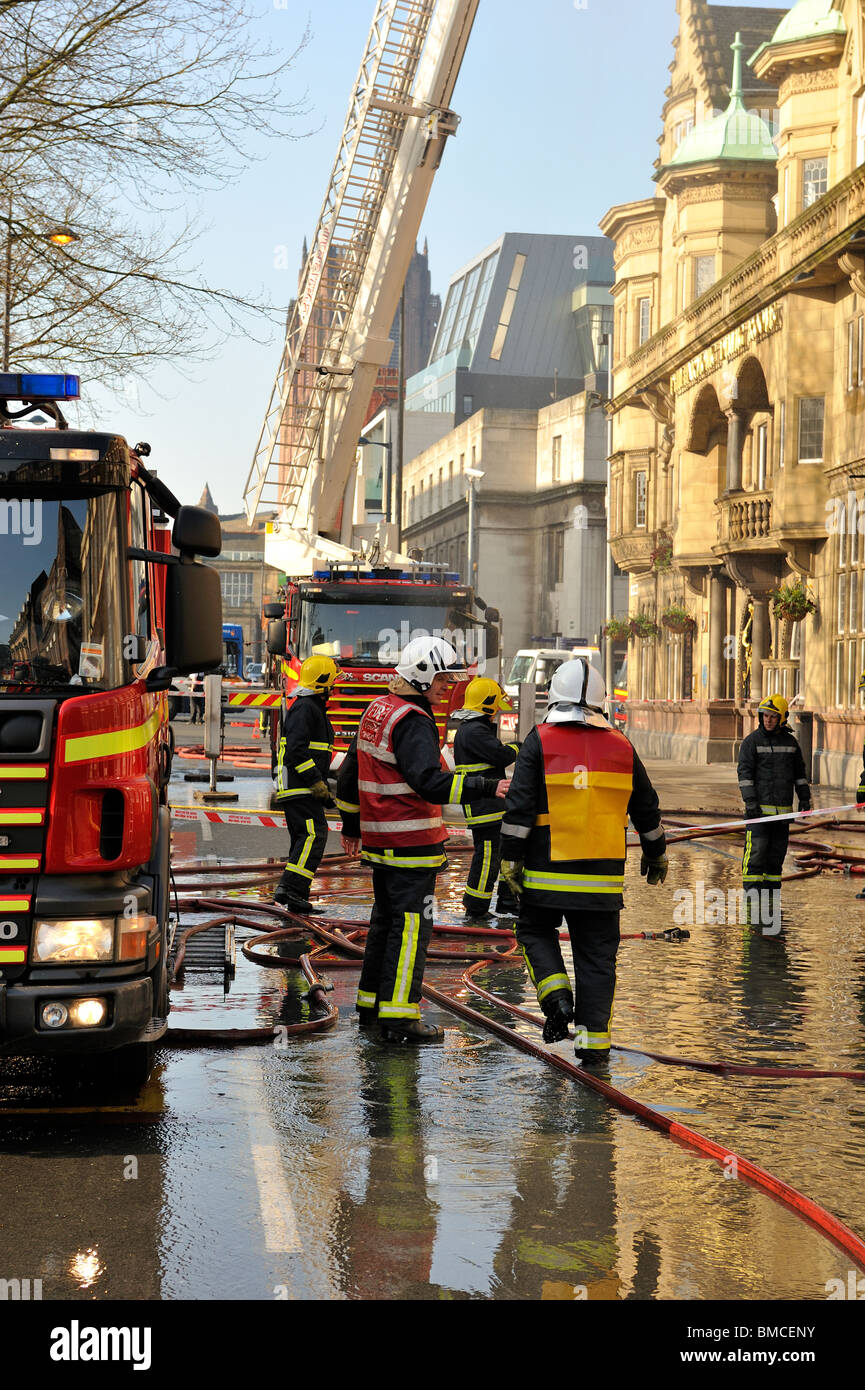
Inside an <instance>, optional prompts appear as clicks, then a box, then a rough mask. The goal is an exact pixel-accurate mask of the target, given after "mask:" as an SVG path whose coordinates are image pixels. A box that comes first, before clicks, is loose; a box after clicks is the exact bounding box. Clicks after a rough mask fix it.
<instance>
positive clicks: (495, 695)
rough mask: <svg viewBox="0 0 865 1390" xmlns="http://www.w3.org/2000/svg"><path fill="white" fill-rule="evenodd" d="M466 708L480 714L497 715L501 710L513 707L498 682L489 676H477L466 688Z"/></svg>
mask: <svg viewBox="0 0 865 1390" xmlns="http://www.w3.org/2000/svg"><path fill="white" fill-rule="evenodd" d="M464 708H465V709H472V710H477V711H478V712H479V713H480V714H495V713H496V711H497V710H500V709H504V710H510V709H511V708H512V705H511V702H510V700H509V699H508V697H507V695H506V694H505V692H504V691H503V690H502V688H501V686H500V685H499V683H498V681H494V680H490V678H489V677H488V676H475V678H474V680H471V681H469V683H468V685H467V686H466V698H465V704H464Z"/></svg>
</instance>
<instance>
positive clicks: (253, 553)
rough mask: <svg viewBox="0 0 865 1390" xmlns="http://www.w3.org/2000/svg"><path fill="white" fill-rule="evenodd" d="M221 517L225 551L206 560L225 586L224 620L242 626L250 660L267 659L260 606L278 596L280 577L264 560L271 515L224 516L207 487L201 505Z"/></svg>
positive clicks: (241, 513)
mask: <svg viewBox="0 0 865 1390" xmlns="http://www.w3.org/2000/svg"><path fill="white" fill-rule="evenodd" d="M198 505H199V506H200V507H206V508H207V510H208V511H210V512H213V513H214V514H215V515H216V516H218V517H219V521H220V525H221V526H222V553H221V554H220V555H219V556H218V557H217V558H216V559H215V560H208V561H207V563H208V565H210V566H211V567H212V568H213V569H215V570H216V571H217V572H218V574H219V583H220V586H221V588H222V621H223V622H224V623H239V624H240V626H241V627H242V628H243V646H244V655H245V658H246V660H247V661H266V660H267V653H266V649H265V641H264V625H263V622H262V614H261V607H262V604H263V603H267V602H268V601H269V600H275V599H276V598H277V597H278V593H279V585H280V582H281V576H280V574H279V571H278V570H275V569H274V568H273V566H272V565H267V564H265V561H264V538H265V530H266V525H267V522H268V521H270V520H271V519H272V514H270V513H262V514H261V515H260V516H257V517H256V518H255V520H254V521H253V522H252V523H251V524H250V523H249V522H248V521H247V519H246V513H245V512H237V513H231V514H230V515H222V514H221V513H220V512H219V511H218V509H217V506H216V503H215V502H214V500H213V497H212V495H211V492H210V487H209V486H207V485H206V486H205V489H204V492H203V493H202V495H201V499H200V501H199V504H198Z"/></svg>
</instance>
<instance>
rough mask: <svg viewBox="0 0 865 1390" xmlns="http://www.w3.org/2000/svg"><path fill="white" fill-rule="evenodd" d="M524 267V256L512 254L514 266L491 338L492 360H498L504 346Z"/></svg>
mask: <svg viewBox="0 0 865 1390" xmlns="http://www.w3.org/2000/svg"><path fill="white" fill-rule="evenodd" d="M525 268H526V258H525V256H523V255H521V254H517V255H516V256H514V268H513V270H512V271H511V278H510V280H509V281H508V288H507V290H506V291H505V302H504V304H503V305H502V312H501V314H500V315H499V324H498V328H497V329H496V336H495V338H494V339H493V346H492V351H491V353H490V357H491V358H492V360H493V361H494V362H500V361H501V356H502V353H503V351H504V347H505V339H506V338H507V336H508V329H509V328H510V325H511V318H512V316H513V312H514V305H515V304H516V302H517V291H518V290H519V288H520V281H521V280H522V278H523V271H524V270H525Z"/></svg>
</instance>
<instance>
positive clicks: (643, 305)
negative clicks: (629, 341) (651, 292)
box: [637, 299, 652, 344]
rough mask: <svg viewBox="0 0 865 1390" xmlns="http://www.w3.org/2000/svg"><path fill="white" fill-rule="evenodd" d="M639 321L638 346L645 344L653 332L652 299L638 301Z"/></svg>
mask: <svg viewBox="0 0 865 1390" xmlns="http://www.w3.org/2000/svg"><path fill="white" fill-rule="evenodd" d="M637 314H638V321H639V330H638V338H637V341H638V344H641V343H645V342H646V341H647V339H648V338H649V336H650V334H651V331H652V302H651V300H650V299H638V300H637Z"/></svg>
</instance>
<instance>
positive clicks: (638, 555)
mask: <svg viewBox="0 0 865 1390" xmlns="http://www.w3.org/2000/svg"><path fill="white" fill-rule="evenodd" d="M655 545H656V540H655V533H654V531H649V532H648V533H647V532H646V531H642V530H640V531H622V532H621V533H620V534H619V535H618V536H611V537H610V550H611V551H612V553H613V559H614V560H615V562H616V564H617V565H618V566H619V569H622V570H627V571H628V572H629V573H630V574H647V573H648V572H649V570H650V569H651V568H652V551H653V550H654V549H655Z"/></svg>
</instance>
